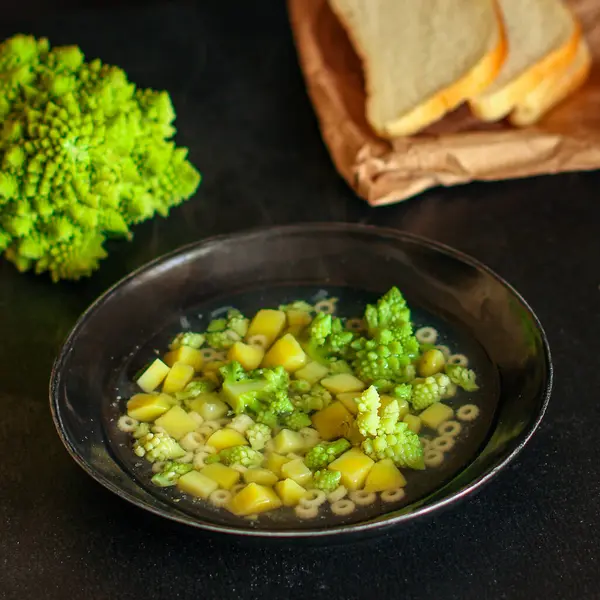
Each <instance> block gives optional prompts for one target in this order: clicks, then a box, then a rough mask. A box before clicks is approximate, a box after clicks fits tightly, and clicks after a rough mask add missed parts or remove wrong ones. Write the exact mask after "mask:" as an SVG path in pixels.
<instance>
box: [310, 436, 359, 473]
mask: <svg viewBox="0 0 600 600" xmlns="http://www.w3.org/2000/svg"><path fill="white" fill-rule="evenodd" d="M350 446H351V444H350V442H349V441H348V440H347V439H345V438H340V439H339V440H335V441H334V442H320V443H319V444H317V445H316V446H313V447H312V448H311V449H310V450H309V451H308V452H307V453H306V456H305V457H304V463H305V464H306V466H307V467H308V468H309V469H311V470H319V469H324V468H325V467H326V466H327V465H328V464H329V463H330V462H333V461H334V460H335V459H336V458H337V457H338V456H340V454H343V453H344V452H346V450H348V449H349V448H350Z"/></svg>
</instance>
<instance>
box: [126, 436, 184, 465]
mask: <svg viewBox="0 0 600 600" xmlns="http://www.w3.org/2000/svg"><path fill="white" fill-rule="evenodd" d="M133 451H134V452H135V454H136V456H139V457H140V458H142V457H144V458H146V459H147V460H149V461H150V462H155V461H157V460H158V461H163V460H174V459H176V458H181V457H182V456H183V455H184V454H185V450H184V449H183V448H182V447H181V446H180V445H179V444H178V443H177V442H176V441H175V440H174V439H173V438H172V437H171V436H170V435H168V434H167V433H164V432H162V431H160V432H156V433H153V432H149V433H147V434H146V435H144V436H142V437H141V438H139V439H138V440H137V441H136V442H135V444H134V445H133Z"/></svg>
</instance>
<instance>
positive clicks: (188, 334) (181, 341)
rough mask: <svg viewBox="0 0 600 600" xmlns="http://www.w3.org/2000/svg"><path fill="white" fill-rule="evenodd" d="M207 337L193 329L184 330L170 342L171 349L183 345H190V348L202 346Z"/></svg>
mask: <svg viewBox="0 0 600 600" xmlns="http://www.w3.org/2000/svg"><path fill="white" fill-rule="evenodd" d="M204 340H205V337H204V335H203V334H201V333H194V332H193V331H182V332H181V333H178V334H177V335H176V336H175V337H174V338H173V340H172V341H171V343H170V344H169V350H177V349H178V348H181V347H182V346H189V347H190V348H200V347H201V346H202V344H204Z"/></svg>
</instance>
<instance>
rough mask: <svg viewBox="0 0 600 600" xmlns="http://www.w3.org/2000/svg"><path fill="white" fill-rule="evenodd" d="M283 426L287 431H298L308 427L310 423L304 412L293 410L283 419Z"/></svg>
mask: <svg viewBox="0 0 600 600" xmlns="http://www.w3.org/2000/svg"><path fill="white" fill-rule="evenodd" d="M283 424H284V425H285V426H286V427H287V428H288V429H292V430H294V431H300V430H301V429H302V428H303V427H310V426H311V425H312V421H311V420H310V417H309V416H308V415H307V414H306V413H305V412H302V411H299V410H295V411H294V412H292V413H290V414H289V415H286V416H285V417H283Z"/></svg>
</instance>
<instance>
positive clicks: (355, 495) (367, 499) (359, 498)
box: [348, 490, 377, 506]
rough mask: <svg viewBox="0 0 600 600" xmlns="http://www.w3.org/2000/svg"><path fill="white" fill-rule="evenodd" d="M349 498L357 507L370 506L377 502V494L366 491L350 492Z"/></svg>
mask: <svg viewBox="0 0 600 600" xmlns="http://www.w3.org/2000/svg"><path fill="white" fill-rule="evenodd" d="M348 496H349V497H350V500H352V502H354V504H356V505H357V506H369V504H373V503H374V502H375V500H377V494H375V492H365V490H356V491H354V492H350V494H348Z"/></svg>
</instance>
